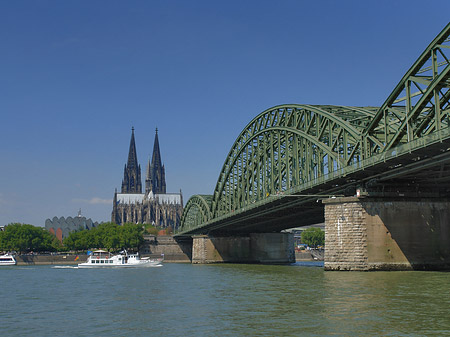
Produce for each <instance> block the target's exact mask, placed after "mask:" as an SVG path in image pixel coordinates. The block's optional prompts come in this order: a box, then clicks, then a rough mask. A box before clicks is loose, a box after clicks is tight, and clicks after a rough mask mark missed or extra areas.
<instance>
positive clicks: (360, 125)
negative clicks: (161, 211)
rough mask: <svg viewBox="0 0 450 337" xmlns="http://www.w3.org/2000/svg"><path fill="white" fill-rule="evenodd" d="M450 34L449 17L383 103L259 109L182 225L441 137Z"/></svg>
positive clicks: (446, 119)
mask: <svg viewBox="0 0 450 337" xmlns="http://www.w3.org/2000/svg"><path fill="white" fill-rule="evenodd" d="M449 35H450V24H449V25H447V27H445V29H444V30H443V31H442V32H441V33H440V34H439V35H438V36H437V37H436V38H435V39H434V40H433V41H432V42H431V44H430V45H429V46H428V47H427V49H426V50H425V51H424V52H423V53H422V55H421V56H420V57H419V59H418V60H417V61H416V62H415V63H414V65H413V66H412V67H411V69H409V70H408V72H407V73H406V74H405V76H404V77H403V78H402V79H401V81H400V82H399V84H398V85H397V86H396V87H395V89H394V91H393V92H392V93H391V95H389V97H388V99H387V100H386V102H385V103H384V104H383V105H382V106H381V107H380V108H374V107H366V108H357V107H346V106H329V105H327V106H323V105H297V104H292V105H280V106H276V107H273V108H270V109H268V110H266V111H264V112H262V113H261V114H259V115H258V116H257V117H255V118H254V119H253V120H252V121H251V122H250V123H249V124H248V125H247V126H246V127H245V129H244V130H243V131H242V132H241V134H240V135H239V137H238V138H237V139H236V141H235V143H234V144H233V146H232V148H231V150H230V152H229V153H228V156H227V158H226V160H225V163H224V165H223V167H222V170H221V172H220V175H219V178H218V181H217V184H216V187H215V190H214V193H213V195H208V196H205V195H201V196H200V195H196V196H193V197H192V198H191V199H189V201H188V203H187V205H186V207H185V210H184V213H183V216H182V227H181V232H184V233H187V232H189V231H191V230H192V229H195V228H199V227H202V226H203V225H205V224H206V223H211V222H214V221H215V219H221V218H223V217H227V216H230V214H233V213H235V212H236V213H239V212H242V211H243V210H245V209H248V208H249V207H250V208H251V207H252V205H254V204H261V203H264V201H265V200H267V202H269V201H270V200H271V198H273V196H274V195H279V194H283V193H286V192H288V193H301V191H303V190H306V189H307V188H308V187H311V186H312V185H315V186H318V185H320V184H323V183H324V182H325V181H327V179H330V177H336V176H343V175H347V174H351V173H352V172H356V171H358V170H359V171H361V170H362V169H364V167H367V166H368V165H369V166H370V165H374V163H377V162H381V161H383V160H384V161H386V158H387V157H386V156H387V155H389V156H392V155H398V153H397V152H399V151H403V150H402V149H403V148H404V146H403V145H405V144H408V146H409V149H407V150H408V151H411V147H412V146H413V145H414V144H415V145H414V146H416V147H417V146H421V147H426V146H427V144H426V143H427V140H428V139H433V140H434V139H435V138H436V137H433V138H430V137H428V136H430V135H438V136H437V137H438V138H442V137H443V135H446V134H448V130H449V123H450V115H449V113H450V108H449V98H450V90H449V88H450V61H449V59H450V55H449V54H450V43H449V42H450V40H449ZM443 130H444V131H445V132H443ZM427 137H428V138H427ZM402 146H403V147H402ZM394 149H398V151H396V150H395V151H394Z"/></svg>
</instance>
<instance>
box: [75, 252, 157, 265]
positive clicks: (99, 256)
mask: <svg viewBox="0 0 450 337" xmlns="http://www.w3.org/2000/svg"><path fill="white" fill-rule="evenodd" d="M163 261H164V255H162V256H161V257H160V258H157V259H150V258H142V259H141V258H140V257H139V254H128V252H127V251H126V250H125V251H122V252H120V253H119V254H117V255H113V256H111V254H110V253H109V252H107V251H104V250H96V251H94V252H93V253H92V254H91V255H90V256H89V257H88V259H87V261H86V262H84V263H80V264H78V268H114V267H116V268H117V267H118V268H141V267H152V266H158V265H161V263H162V262H163Z"/></svg>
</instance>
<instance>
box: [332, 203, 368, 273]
mask: <svg viewBox="0 0 450 337" xmlns="http://www.w3.org/2000/svg"><path fill="white" fill-rule="evenodd" d="M338 199H339V198H338ZM346 199H350V198H346ZM354 199H355V200H352V199H350V200H346V202H339V201H340V200H337V199H335V200H333V201H334V202H333V203H326V205H325V245H326V246H325V247H326V249H325V258H324V268H325V270H367V268H368V264H367V262H368V255H367V230H366V226H365V223H364V216H363V213H364V210H363V207H362V205H361V203H359V202H358V199H356V198H354ZM336 202H337V203H336Z"/></svg>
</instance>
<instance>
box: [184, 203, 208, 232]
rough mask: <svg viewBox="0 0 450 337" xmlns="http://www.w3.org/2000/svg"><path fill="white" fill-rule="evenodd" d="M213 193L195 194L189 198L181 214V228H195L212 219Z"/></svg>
mask: <svg viewBox="0 0 450 337" xmlns="http://www.w3.org/2000/svg"><path fill="white" fill-rule="evenodd" d="M211 201H212V195H194V196H192V197H191V198H189V200H188V202H187V204H186V206H185V207H184V210H183V214H182V216H181V230H183V231H185V230H189V229H192V228H195V227H197V226H199V225H201V224H202V223H205V222H207V221H209V220H211V212H210V208H211Z"/></svg>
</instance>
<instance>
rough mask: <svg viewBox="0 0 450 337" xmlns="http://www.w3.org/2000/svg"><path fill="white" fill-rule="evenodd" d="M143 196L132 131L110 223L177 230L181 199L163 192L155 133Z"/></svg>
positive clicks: (162, 166)
mask: <svg viewBox="0 0 450 337" xmlns="http://www.w3.org/2000/svg"><path fill="white" fill-rule="evenodd" d="M146 173H147V174H146V177H145V192H144V193H143V192H142V180H141V166H140V165H139V163H138V160H137V153H136V144H135V139H134V128H132V129H131V141H130V149H129V152H128V161H127V163H126V164H125V168H124V173H123V180H122V189H121V192H120V193H117V190H116V191H115V193H114V200H113V210H112V214H111V221H113V222H115V223H117V224H124V223H126V222H131V223H142V224H143V223H148V224H153V225H155V226H158V227H163V228H167V227H169V226H170V227H172V228H173V229H176V228H178V227H179V226H180V222H181V214H182V213H183V196H182V193H181V190H180V192H179V193H167V192H166V174H165V167H164V165H162V161H161V152H160V149H159V140H158V129H156V133H155V141H154V144H153V155H152V160H151V162H150V160H149V161H148V164H147V172H146Z"/></svg>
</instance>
